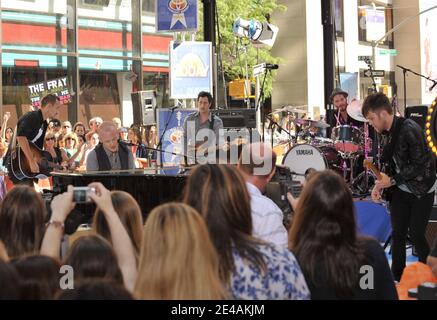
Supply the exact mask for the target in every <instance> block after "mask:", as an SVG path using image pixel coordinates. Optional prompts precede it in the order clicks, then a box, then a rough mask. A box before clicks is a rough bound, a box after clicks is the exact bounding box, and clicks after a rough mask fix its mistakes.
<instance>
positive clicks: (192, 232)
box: [0, 97, 437, 300]
mask: <svg viewBox="0 0 437 320" xmlns="http://www.w3.org/2000/svg"><path fill="white" fill-rule="evenodd" d="M206 98H207V97H206ZM206 102H207V101H206V100H205V103H206ZM372 110H373V109H372ZM374 111H375V110H374ZM198 116H199V117H200V116H202V114H200V113H199V115H198ZM4 119H5V120H6V121H7V119H6V117H5V118H4ZM205 119H207V121H212V122H214V121H213V120H212V119H211V120H208V117H205ZM4 127H5V126H4ZM19 130H20V128H19V129H18V131H19ZM21 130H22V132H24V130H23V129H22V128H21ZM150 132H151V133H150V135H149V137H148V138H149V139H148V140H147V142H146V143H147V144H148V145H150V144H153V143H156V135H155V136H154V134H155V133H153V132H152V130H150ZM151 137H152V140H153V141H152V142H151V140H150V138H151ZM153 137H154V138H153ZM4 139H9V140H10V139H13V133H11V134H9V136H8V135H7V134H6V132H5V138H4ZM120 140H129V141H130V142H131V143H130V144H125V145H123V146H120V144H119V143H120ZM99 141H100V142H99ZM44 149H45V150H46V151H47V152H49V153H50V154H51V155H52V157H53V158H54V159H56V162H57V163H58V164H60V165H67V166H73V167H76V166H78V165H79V166H80V165H83V163H84V161H85V162H88V163H87V164H86V166H87V169H90V168H92V166H97V167H98V168H99V169H100V170H101V169H102V168H105V167H107V166H110V167H111V168H114V167H116V166H117V165H118V168H121V169H122V168H123V167H125V166H127V165H128V164H129V163H130V162H131V161H134V160H135V159H137V158H143V157H145V156H148V154H147V152H148V151H149V150H148V149H147V148H146V147H145V144H144V143H143V140H142V135H141V133H140V132H139V130H137V128H135V127H133V128H130V129H127V130H123V128H122V127H121V124H120V121H118V120H117V119H114V121H112V122H109V121H106V122H104V121H102V119H100V118H93V119H91V120H90V122H89V129H88V130H87V128H86V126H85V125H84V124H82V123H76V124H75V125H74V126H73V127H72V125H71V123H70V122H68V121H65V122H63V123H62V124H61V123H60V122H59V121H56V120H52V121H51V122H50V125H49V126H48V128H47V132H46V134H45V138H44ZM112 150H115V151H114V152H118V154H119V156H120V157H119V158H118V159H120V162H121V163H118V164H117V163H116V161H115V160H112V158H111V152H113V151H112ZM126 152H128V154H127V153H126ZM105 154H106V157H105ZM114 161H115V162H114ZM90 162H93V164H90ZM136 165H138V166H139V165H140V164H138V163H137V164H136ZM275 170H276V154H275V152H274V151H273V150H272V149H271V147H270V146H269V145H268V144H265V143H262V142H255V143H250V144H249V143H248V144H246V145H245V146H243V147H242V150H241V154H240V156H239V161H238V163H237V164H201V165H196V166H195V167H193V168H192V170H191V172H190V174H189V176H188V178H187V180H186V183H185V187H184V191H183V194H182V195H181V197H180V202H170V203H164V204H161V205H160V206H158V207H155V208H154V209H153V210H152V211H151V212H149V213H147V215H146V216H143V214H142V211H141V208H140V207H139V205H138V203H137V201H136V200H135V199H134V198H133V197H132V196H131V195H130V194H128V193H126V192H123V191H110V190H108V189H107V188H106V187H105V186H104V185H103V184H101V183H99V182H93V183H91V184H90V185H89V187H90V188H91V190H93V191H92V192H90V193H89V194H88V195H89V197H90V199H91V200H92V201H93V202H94V204H95V205H96V211H95V213H94V216H93V219H92V222H91V224H90V228H89V230H88V231H87V232H80V231H77V232H76V233H75V234H74V235H73V236H69V235H66V234H65V225H66V222H67V220H68V218H69V216H70V215H72V214H74V212H76V211H77V210H78V209H77V208H76V203H75V202H74V196H73V195H74V191H73V190H74V189H73V186H68V189H67V191H66V192H65V193H62V194H59V195H57V196H55V197H54V198H53V200H52V201H51V202H50V205H49V206H47V205H46V204H45V202H44V201H43V199H42V197H41V194H40V193H39V192H37V191H36V190H35V189H34V188H33V187H31V186H27V185H16V186H14V188H12V189H11V190H10V191H8V192H7V194H6V196H5V197H4V199H3V200H2V201H1V203H0V283H1V284H2V286H0V299H32V300H38V299H60V300H63V299H65V300H83V299H124V300H130V299H144V300H154V299H164V300H173V299H176V300H191V299H213V300H225V299H244V300H278V299H282V300H309V299H313V300H320V299H374V300H397V299H398V291H397V289H396V281H395V280H397V279H396V276H397V274H393V273H392V270H390V266H389V263H388V260H387V258H386V255H385V252H384V250H383V248H382V246H381V245H380V244H379V243H378V242H377V241H376V240H374V239H372V238H368V237H364V236H362V235H360V234H359V232H358V228H357V224H356V218H355V207H354V202H353V201H354V200H353V198H352V193H351V191H350V189H349V187H348V185H347V184H346V182H345V180H344V179H343V178H342V177H341V176H340V175H338V174H337V173H335V172H333V171H330V170H326V171H322V172H311V173H310V174H309V175H308V176H307V178H306V182H305V184H304V187H303V190H302V193H301V195H300V197H299V198H297V199H295V198H293V197H291V195H289V201H290V206H292V207H293V209H294V213H293V219H292V221H291V223H285V222H284V219H283V214H282V212H281V209H280V208H279V207H278V206H277V205H276V204H275V203H274V202H273V201H272V200H270V199H269V198H267V197H266V196H265V195H264V192H265V189H266V185H267V184H268V183H269V182H270V181H271V179H272V177H273V176H274V174H275ZM69 238H70V240H71V241H69ZM427 261H428V264H429V266H430V268H431V270H432V271H433V272H434V273H435V274H436V276H437V247H436V248H434V249H433V250H432V251H431V253H430V255H429V257H428V260H427ZM363 270H364V272H363ZM369 270H370V271H369ZM366 271H367V273H366ZM394 275H395V277H394Z"/></svg>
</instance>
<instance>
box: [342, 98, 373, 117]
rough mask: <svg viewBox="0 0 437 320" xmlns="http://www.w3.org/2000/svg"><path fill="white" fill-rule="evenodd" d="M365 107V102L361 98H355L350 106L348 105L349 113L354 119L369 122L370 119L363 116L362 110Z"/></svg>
mask: <svg viewBox="0 0 437 320" xmlns="http://www.w3.org/2000/svg"><path fill="white" fill-rule="evenodd" d="M362 108H363V102H362V101H361V100H353V101H352V102H351V103H350V104H349V105H348V106H347V109H346V111H347V114H348V115H349V116H350V117H351V118H352V119H354V120H357V121H360V122H368V120H367V119H366V118H365V117H364V116H363V112H362Z"/></svg>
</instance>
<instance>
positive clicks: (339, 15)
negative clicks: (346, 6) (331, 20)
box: [334, 0, 344, 37]
mask: <svg viewBox="0 0 437 320" xmlns="http://www.w3.org/2000/svg"><path fill="white" fill-rule="evenodd" d="M334 12H335V33H336V35H337V37H343V36H344V33H343V29H344V14H343V0H335V2H334Z"/></svg>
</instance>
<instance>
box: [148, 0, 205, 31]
mask: <svg viewBox="0 0 437 320" xmlns="http://www.w3.org/2000/svg"><path fill="white" fill-rule="evenodd" d="M155 25H156V32H183V31H197V30H198V0H156V24H155Z"/></svg>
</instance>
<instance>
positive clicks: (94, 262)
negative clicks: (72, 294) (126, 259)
mask: <svg viewBox="0 0 437 320" xmlns="http://www.w3.org/2000/svg"><path fill="white" fill-rule="evenodd" d="M64 264H66V265H69V266H71V267H72V268H73V270H74V280H75V281H76V280H80V279H95V278H103V279H110V280H113V281H116V282H118V283H119V284H121V285H123V277H122V274H121V271H120V268H119V266H118V261H117V257H116V256H115V253H114V250H113V249H112V246H111V244H110V243H109V242H108V241H107V240H105V239H104V238H103V237H101V236H98V235H88V236H82V237H79V238H78V239H77V240H76V241H74V242H73V245H72V246H71V248H70V250H69V252H68V255H67V257H66V258H65V260H64Z"/></svg>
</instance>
